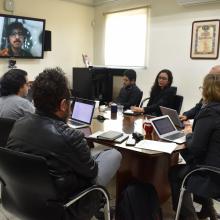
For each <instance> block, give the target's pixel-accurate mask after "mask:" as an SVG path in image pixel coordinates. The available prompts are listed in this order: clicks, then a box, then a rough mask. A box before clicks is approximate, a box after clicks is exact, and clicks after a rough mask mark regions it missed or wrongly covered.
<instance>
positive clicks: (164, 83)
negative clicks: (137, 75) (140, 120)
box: [131, 69, 176, 116]
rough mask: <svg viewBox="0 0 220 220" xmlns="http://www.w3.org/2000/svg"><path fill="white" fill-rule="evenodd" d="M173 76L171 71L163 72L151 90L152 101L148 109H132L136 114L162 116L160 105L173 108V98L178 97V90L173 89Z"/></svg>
mask: <svg viewBox="0 0 220 220" xmlns="http://www.w3.org/2000/svg"><path fill="white" fill-rule="evenodd" d="M172 82H173V75H172V72H171V71H170V70H167V69H163V70H161V71H160V72H159V73H158V74H157V77H156V79H155V82H154V85H153V86H152V88H151V92H150V100H149V102H148V104H147V106H146V107H143V108H139V107H132V108H131V109H132V110H133V111H134V112H141V113H144V114H149V115H154V116H160V115H161V112H160V107H159V106H160V105H161V106H165V107H169V108H172V104H173V97H174V96H175V95H176V88H175V87H171V85H172Z"/></svg>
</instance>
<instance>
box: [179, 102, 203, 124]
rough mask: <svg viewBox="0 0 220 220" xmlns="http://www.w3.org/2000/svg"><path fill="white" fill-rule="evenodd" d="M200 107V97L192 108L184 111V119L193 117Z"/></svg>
mask: <svg viewBox="0 0 220 220" xmlns="http://www.w3.org/2000/svg"><path fill="white" fill-rule="evenodd" d="M201 107H202V99H201V100H200V101H199V102H198V103H197V104H196V105H195V106H194V107H193V108H191V109H190V110H188V111H186V112H184V113H183V116H185V117H186V120H188V119H194V118H195V116H196V115H197V114H198V113H199V111H200V109H201Z"/></svg>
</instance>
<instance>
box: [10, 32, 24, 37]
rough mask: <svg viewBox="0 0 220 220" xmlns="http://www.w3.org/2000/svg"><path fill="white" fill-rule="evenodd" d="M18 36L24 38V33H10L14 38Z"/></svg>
mask: <svg viewBox="0 0 220 220" xmlns="http://www.w3.org/2000/svg"><path fill="white" fill-rule="evenodd" d="M16 35H18V36H19V37H23V36H24V33H23V32H22V31H19V32H16V31H14V32H12V33H10V36H12V37H15V36H16Z"/></svg>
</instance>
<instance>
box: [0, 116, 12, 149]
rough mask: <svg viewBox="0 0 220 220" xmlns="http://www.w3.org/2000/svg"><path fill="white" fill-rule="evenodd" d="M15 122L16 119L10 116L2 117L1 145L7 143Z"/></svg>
mask: <svg viewBox="0 0 220 220" xmlns="http://www.w3.org/2000/svg"><path fill="white" fill-rule="evenodd" d="M14 123H15V120H13V119H10V118H0V147H4V146H5V145H6V143H7V140H8V136H9V134H10V132H11V129H12V127H13V125H14Z"/></svg>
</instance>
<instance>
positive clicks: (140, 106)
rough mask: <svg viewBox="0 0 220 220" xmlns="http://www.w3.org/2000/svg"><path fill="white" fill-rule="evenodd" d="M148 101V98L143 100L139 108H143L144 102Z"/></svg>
mask: <svg viewBox="0 0 220 220" xmlns="http://www.w3.org/2000/svg"><path fill="white" fill-rule="evenodd" d="M149 99H150V97H148V98H145V99H143V100H142V101H141V104H140V107H141V108H142V107H143V104H144V102H146V101H147V100H149Z"/></svg>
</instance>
